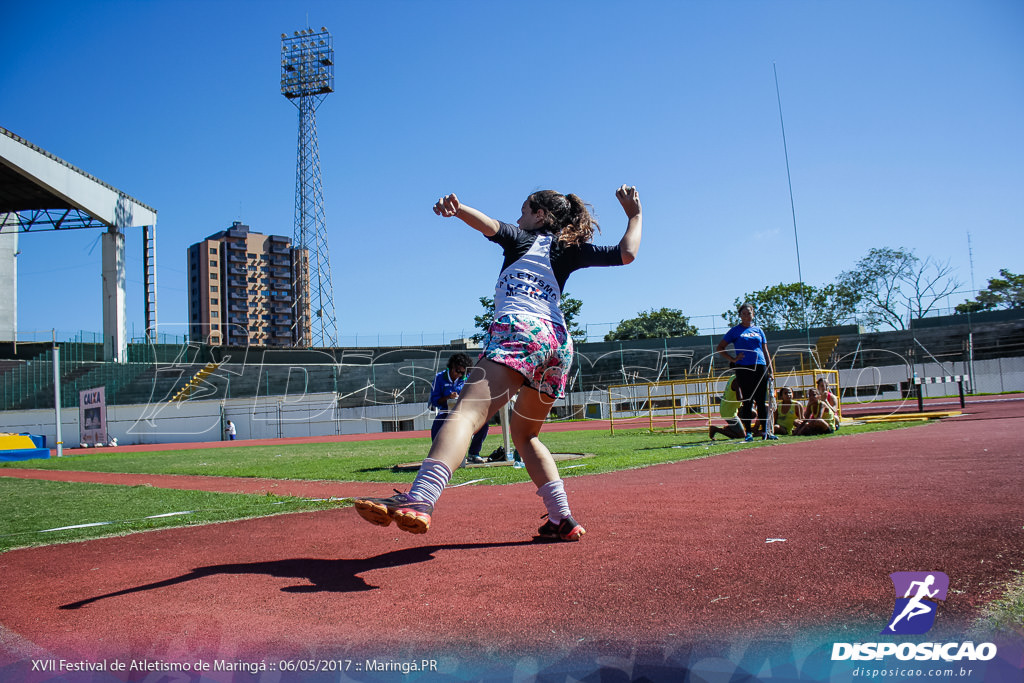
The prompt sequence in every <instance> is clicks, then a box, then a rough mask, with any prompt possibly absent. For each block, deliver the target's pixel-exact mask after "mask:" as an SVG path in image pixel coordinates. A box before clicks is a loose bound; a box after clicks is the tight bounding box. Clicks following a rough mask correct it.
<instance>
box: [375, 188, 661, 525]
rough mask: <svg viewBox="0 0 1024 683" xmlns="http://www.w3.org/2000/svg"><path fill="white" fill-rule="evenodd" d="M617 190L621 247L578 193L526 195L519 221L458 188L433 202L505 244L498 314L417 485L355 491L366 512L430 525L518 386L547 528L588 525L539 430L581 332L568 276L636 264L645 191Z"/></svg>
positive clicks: (520, 416) (524, 446)
mask: <svg viewBox="0 0 1024 683" xmlns="http://www.w3.org/2000/svg"><path fill="white" fill-rule="evenodd" d="M615 196H616V198H617V199H618V200H619V203H620V204H621V205H622V209H623V210H624V211H625V212H626V218H627V224H626V232H625V234H624V235H623V236H622V239H621V240H619V243H618V244H617V245H615V246H595V245H593V244H591V242H590V241H591V239H592V237H593V234H594V230H595V229H597V227H598V226H597V222H596V221H595V220H594V218H593V217H592V216H591V215H590V211H589V210H588V206H587V205H586V204H584V203H583V200H581V199H580V198H579V197H577V196H576V195H574V194H569V195H562V194H559V193H558V192H555V191H553V190H542V191H540V192H535V193H533V194H531V195H530V196H529V197H527V198H526V201H525V202H523V207H522V216H520V218H519V220H518V221H516V223H517V224H518V227H516V226H515V225H510V224H508V223H502V222H500V221H497V220H495V219H493V218H491V217H489V216H487V215H486V214H484V213H481V212H480V211H478V210H476V209H474V208H471V207H469V206H466V205H465V204H462V203H461V202H460V201H459V199H458V197H456V196H455V195H454V194H450V195H448V196H447V197H443V198H441V199H439V200H438V202H437V204H435V205H434V213H436V214H437V215H438V216H443V217H445V218H449V217H452V216H454V217H456V218H459V219H461V220H462V221H463V222H464V223H466V224H467V225H468V226H469V227H471V228H473V229H474V230H477V231H478V232H480V233H481V234H483V235H484V236H485V237H486V238H487V239H489V240H490V241H492V242H494V243H496V244H498V245H500V246H501V247H502V249H503V250H504V255H505V260H504V263H503V264H502V267H501V273H500V274H499V276H498V282H497V285H496V286H495V290H494V322H493V323H492V324H491V326H490V329H489V330H488V338H487V344H486V347H485V348H484V350H483V351H482V352H481V354H480V358H479V360H478V362H477V364H476V366H475V367H474V368H473V370H472V371H471V372H470V376H469V380H468V381H467V382H466V385H465V388H464V389H463V391H462V394H461V395H460V396H459V400H458V402H457V403H456V404H455V408H454V410H453V411H452V412H451V414H450V415H449V417H448V419H447V420H445V422H444V425H443V426H442V427H441V431H440V432H439V433H438V435H437V438H436V439H435V440H434V442H433V444H432V445H431V447H430V452H429V453H428V454H427V457H426V458H425V459H424V460H423V464H422V465H421V466H420V470H419V473H418V474H417V475H416V480H415V481H413V484H412V487H411V488H410V489H409V491H408V492H407V493H397V492H396V495H394V496H391V497H390V498H359V499H356V501H355V507H356V510H357V511H358V512H359V514H360V515H361V516H362V517H363V519H365V520H367V521H369V522H372V523H373V524H377V525H380V526H387V525H389V524H391V522H392V521H394V522H395V524H396V525H397V526H398V528H399V529H401V530H403V531H408V532H409V533H413V534H422V533H426V531H427V530H428V529H429V528H430V521H431V519H430V517H431V515H432V514H433V512H434V504H435V503H436V502H437V499H438V498H439V497H440V496H441V493H442V491H444V488H445V486H447V484H448V481H449V480H450V479H451V476H452V472H453V471H455V469H457V468H458V466H459V464H460V463H461V462H462V455H463V454H464V453H465V452H466V448H467V446H468V445H469V442H470V439H471V438H472V437H473V434H474V433H475V432H476V431H477V430H478V429H480V426H481V425H483V424H484V423H485V422H486V421H487V420H488V419H489V418H490V417H491V416H492V415H494V414H495V413H496V412H497V411H498V409H499V408H501V406H502V405H504V404H505V403H507V402H508V401H509V400H510V399H511V398H512V397H513V396H516V395H517V394H518V398H517V399H516V403H515V407H514V409H513V411H512V415H511V417H510V419H509V431H510V432H511V435H512V442H513V443H514V444H515V447H516V449H517V450H518V451H519V454H520V455H521V456H522V458H523V462H524V463H525V464H526V471H527V473H528V474H529V475H530V479H531V480H532V481H533V483H534V484H535V485H536V486H537V495H538V496H540V497H541V498H542V499H543V501H544V506H545V507H546V508H547V517H548V520H547V522H545V523H544V525H543V526H542V527H541V528H540V529H539V531H538V535H539V536H541V537H543V538H549V539H558V540H563V541H578V540H580V538H581V537H582V536H583V534H584V533H585V530H584V529H583V527H582V526H580V524H579V523H578V522H576V520H574V519H573V518H572V514H571V512H570V510H569V502H568V499H567V498H566V494H565V488H564V487H563V485H562V479H561V477H559V475H558V468H557V466H556V465H555V461H554V458H552V457H551V452H550V451H548V449H547V447H545V446H544V444H543V443H541V441H540V438H539V435H540V430H541V427H543V425H544V420H545V419H546V418H547V416H548V415H549V414H550V412H551V405H552V404H553V403H554V401H555V400H556V399H558V398H562V397H563V396H564V395H565V384H566V380H567V377H568V372H569V367H570V365H572V358H573V346H572V337H571V336H570V335H569V332H568V330H566V327H565V320H564V318H563V316H562V312H561V310H560V309H559V308H558V302H559V299H560V297H561V295H562V292H563V291H565V282H566V280H567V279H568V277H569V275H570V274H571V273H572V272H573V271H575V270H579V269H580V268H589V267H592V266H620V265H626V264H628V263H631V262H632V261H633V260H634V259H635V258H636V254H637V251H638V250H639V248H640V236H641V231H642V222H643V221H642V211H641V206H640V197H639V195H638V193H637V190H636V188H635V187H627V186H626V185H623V186H622V187H620V188H619V189H618V190H617V191H616V192H615Z"/></svg>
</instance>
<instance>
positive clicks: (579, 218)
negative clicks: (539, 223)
mask: <svg viewBox="0 0 1024 683" xmlns="http://www.w3.org/2000/svg"><path fill="white" fill-rule="evenodd" d="M527 201H529V203H530V208H531V209H533V210H534V211H536V210H537V209H544V211H545V213H546V214H547V220H546V221H545V224H544V226H543V228H542V229H543V230H544V231H546V232H551V233H555V234H557V235H558V241H559V242H561V243H562V244H566V245H570V246H579V245H580V244H584V243H585V242H589V241H590V240H591V239H593V237H594V231H595V230H597V231H600V230H601V228H600V227H599V226H598V224H597V221H596V220H594V217H593V215H591V213H590V209H591V207H590V205H589V204H587V203H586V202H584V201H583V200H582V199H580V198H579V197H577V196H576V195H574V194H567V195H562V194H559V193H558V192H555V191H554V190H541V191H539V192H534V193H533V194H531V195H530V196H529V198H528V200H527Z"/></svg>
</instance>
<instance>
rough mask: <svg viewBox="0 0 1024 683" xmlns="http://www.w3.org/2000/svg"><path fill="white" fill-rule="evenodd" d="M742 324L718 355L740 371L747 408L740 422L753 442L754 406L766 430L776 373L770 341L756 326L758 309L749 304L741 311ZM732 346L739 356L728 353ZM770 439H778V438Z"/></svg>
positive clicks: (743, 408) (721, 344)
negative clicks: (770, 387)
mask: <svg viewBox="0 0 1024 683" xmlns="http://www.w3.org/2000/svg"><path fill="white" fill-rule="evenodd" d="M739 315H740V324H739V325H736V326H735V327H733V328H732V329H730V330H729V331H728V332H726V333H725V336H724V337H722V341H720V342H718V348H717V349H716V352H717V353H718V355H720V356H721V357H722V358H725V359H726V360H727V361H729V364H730V365H732V366H735V368H736V379H737V381H738V382H739V385H740V395H741V396H742V397H743V404H742V405H741V406H740V413H739V416H740V420H741V421H742V422H743V426H744V428H745V429H746V430H747V435H748V437H750V438H752V437H753V433H752V432H751V421H752V418H753V412H754V405H755V404H756V406H757V420H758V424H759V426H760V428H761V429H762V430H763V429H764V428H765V425H766V424H767V421H768V398H767V390H768V378H769V377H770V375H771V372H772V357H771V355H769V353H768V338H767V337H766V336H765V334H764V330H762V329H761V328H760V327H758V326H757V325H755V324H754V307H753V306H752V305H751V304H749V303H745V304H743V305H742V306H740V309H739ZM730 344H732V346H733V351H734V352H735V353H736V355H735V356H732V355H730V354H729V352H728V351H727V350H726V349H727V348H728V346H729V345H730ZM768 438H775V437H774V435H772V436H769V437H768Z"/></svg>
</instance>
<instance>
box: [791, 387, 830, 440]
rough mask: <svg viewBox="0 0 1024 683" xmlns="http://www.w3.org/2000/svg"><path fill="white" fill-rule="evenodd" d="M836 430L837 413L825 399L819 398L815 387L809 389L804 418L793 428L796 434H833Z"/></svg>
mask: <svg viewBox="0 0 1024 683" xmlns="http://www.w3.org/2000/svg"><path fill="white" fill-rule="evenodd" d="M835 430H836V414H835V412H834V411H833V410H832V406H830V405H829V404H828V403H826V402H825V401H822V400H820V399H819V398H818V392H817V391H815V390H814V389H809V390H808V391H807V407H806V408H804V419H803V420H800V421H799V422H797V424H796V426H795V427H794V429H793V434H794V435H796V436H817V435H819V434H831V433H832V432H834V431H835Z"/></svg>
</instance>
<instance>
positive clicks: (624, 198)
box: [615, 185, 641, 218]
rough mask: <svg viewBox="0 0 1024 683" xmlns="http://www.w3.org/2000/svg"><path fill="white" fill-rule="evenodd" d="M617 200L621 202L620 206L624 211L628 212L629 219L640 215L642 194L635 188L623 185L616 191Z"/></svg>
mask: <svg viewBox="0 0 1024 683" xmlns="http://www.w3.org/2000/svg"><path fill="white" fill-rule="evenodd" d="M615 198H616V199H618V200H619V204H621V205H622V210H623V211H625V212H626V216H627V217H628V218H632V217H633V216H636V215H637V214H639V213H640V211H641V207H640V193H639V192H637V190H636V187H635V186H633V185H623V186H622V187H620V188H619V189H617V190H616V191H615Z"/></svg>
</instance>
